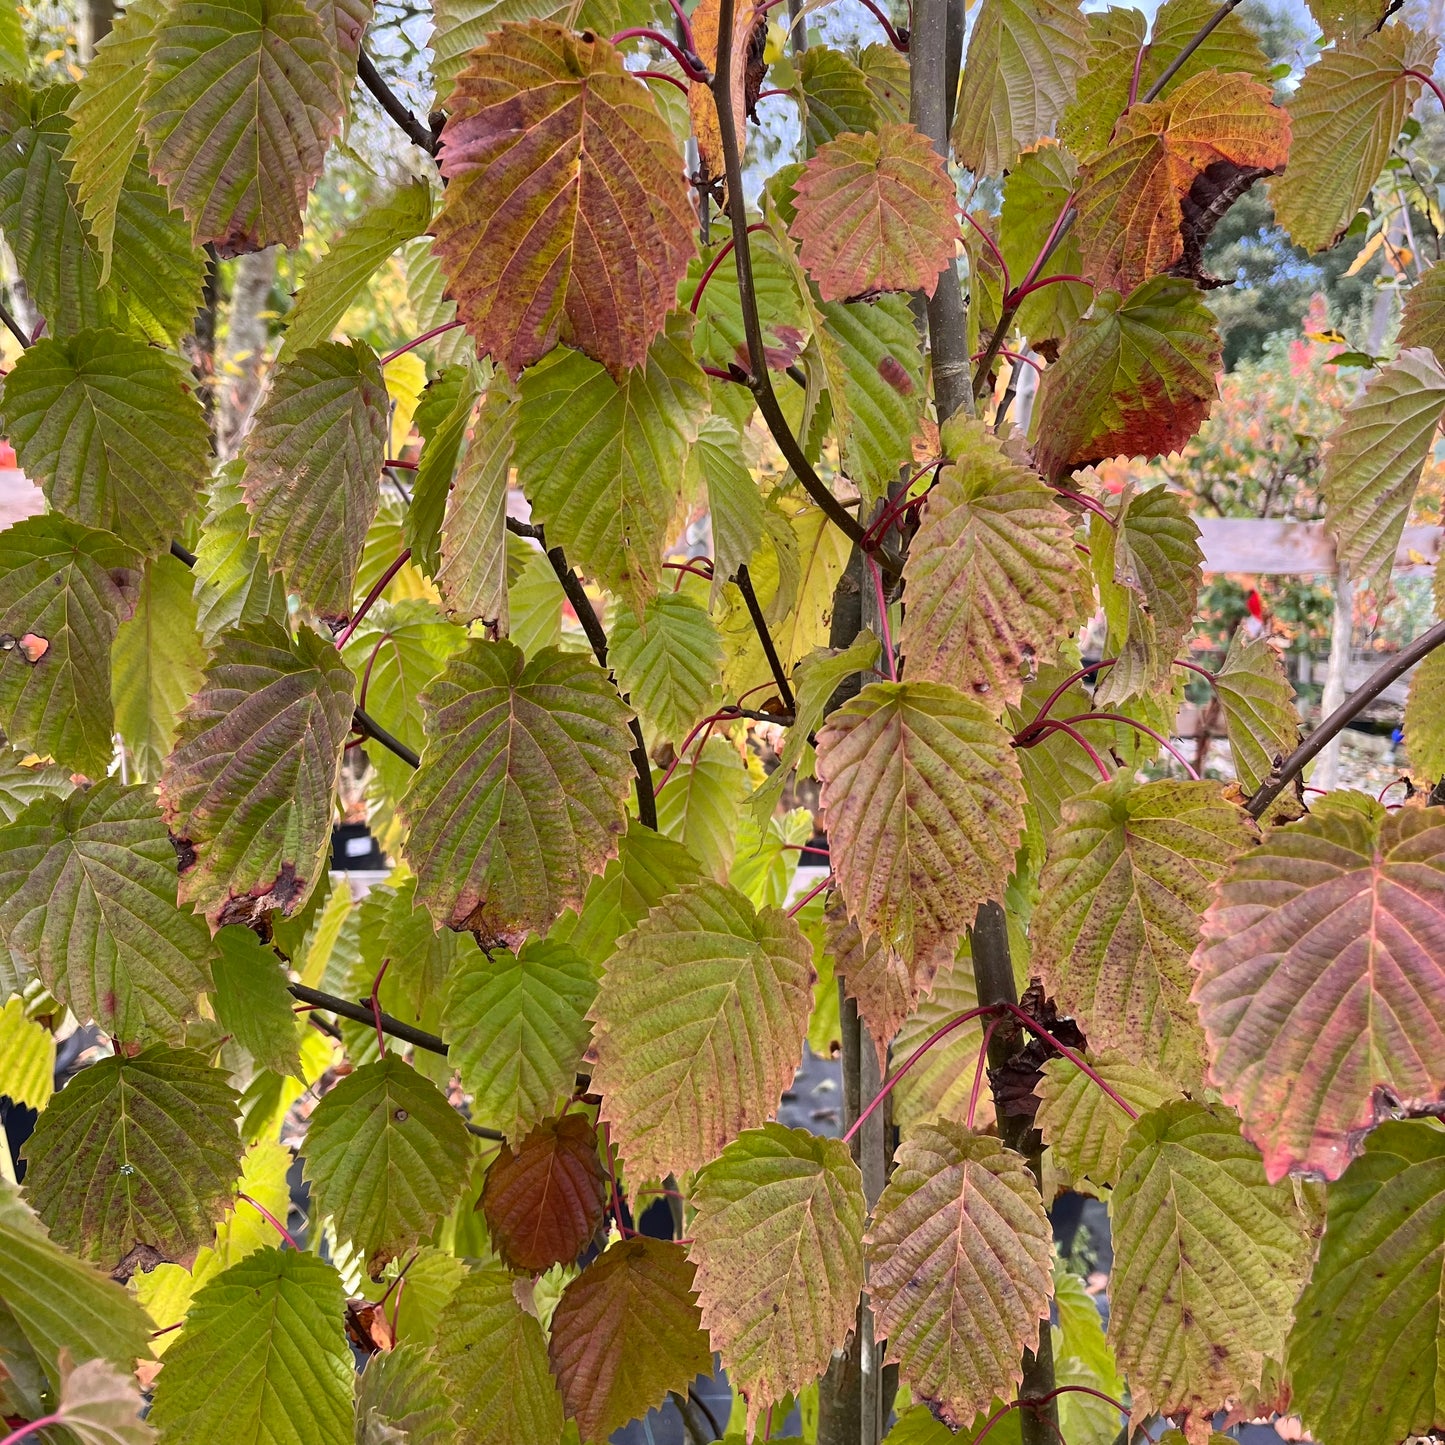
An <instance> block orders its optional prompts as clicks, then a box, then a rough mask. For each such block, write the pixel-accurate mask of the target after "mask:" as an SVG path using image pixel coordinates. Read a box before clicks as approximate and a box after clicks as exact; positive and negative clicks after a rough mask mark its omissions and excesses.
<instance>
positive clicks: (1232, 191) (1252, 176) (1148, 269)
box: [1075, 71, 1289, 291]
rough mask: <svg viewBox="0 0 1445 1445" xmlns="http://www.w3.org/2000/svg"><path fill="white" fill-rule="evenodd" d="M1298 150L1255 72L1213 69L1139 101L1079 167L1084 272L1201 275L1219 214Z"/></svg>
mask: <svg viewBox="0 0 1445 1445" xmlns="http://www.w3.org/2000/svg"><path fill="white" fill-rule="evenodd" d="M1288 154H1289V116H1288V115H1287V114H1286V113H1285V111H1283V110H1281V109H1280V108H1279V107H1278V106H1276V105H1273V104H1271V103H1270V92H1269V89H1268V87H1266V86H1264V85H1261V84H1260V83H1259V82H1257V81H1253V80H1250V79H1249V78H1248V77H1247V76H1243V75H1219V74H1218V73H1216V72H1214V71H1205V72H1203V73H1202V74H1199V75H1196V76H1194V77H1193V78H1192V79H1191V80H1189V81H1187V82H1185V84H1183V85H1181V86H1180V87H1179V88H1178V89H1177V90H1175V91H1174V92H1173V93H1172V94H1171V95H1170V96H1169V98H1168V99H1167V100H1157V101H1154V102H1152V103H1150V104H1148V105H1144V104H1140V105H1135V106H1132V107H1131V108H1130V109H1129V110H1128V111H1126V112H1125V114H1124V116H1123V117H1122V118H1121V119H1120V121H1119V124H1118V125H1117V126H1116V127H1115V130H1114V136H1113V140H1112V142H1111V144H1110V146H1109V149H1108V150H1107V151H1106V152H1105V153H1104V154H1103V155H1102V156H1100V157H1099V158H1098V159H1096V160H1093V161H1090V162H1089V163H1088V164H1087V165H1085V166H1082V167H1081V168H1080V171H1079V186H1078V192H1077V199H1076V202H1075V204H1076V205H1077V206H1078V212H1079V219H1078V221H1077V223H1076V229H1077V232H1078V236H1079V248H1080V251H1081V252H1082V255H1083V263H1084V274H1085V275H1086V276H1088V277H1089V279H1090V280H1091V281H1092V282H1093V283H1094V285H1095V286H1097V287H1098V288H1099V289H1100V290H1106V291H1132V290H1133V289H1134V288H1135V287H1136V286H1139V285H1142V284H1143V283H1144V282H1145V281H1147V280H1149V278H1150V277H1152V276H1157V275H1160V274H1161V273H1163V272H1166V271H1174V272H1175V273H1176V274H1179V275H1183V276H1188V277H1190V278H1192V279H1194V280H1199V279H1201V278H1202V273H1201V271H1200V260H1201V256H1202V253H1203V249H1204V243H1205V242H1206V241H1207V240H1208V239H1209V234H1210V232H1211V231H1212V230H1213V228H1214V225H1215V223H1216V222H1217V221H1218V220H1219V217H1220V216H1221V215H1223V213H1224V211H1225V210H1227V209H1228V207H1229V205H1231V204H1232V203H1233V201H1234V200H1236V199H1237V198H1238V197H1239V196H1240V195H1241V194H1242V193H1243V191H1244V190H1246V189H1247V188H1248V187H1249V186H1250V185H1252V184H1253V183H1254V182H1255V181H1256V180H1258V179H1259V178H1260V177H1261V176H1266V175H1273V174H1275V173H1277V172H1279V171H1281V170H1283V169H1284V163H1285V159H1286V157H1287V156H1288Z"/></svg>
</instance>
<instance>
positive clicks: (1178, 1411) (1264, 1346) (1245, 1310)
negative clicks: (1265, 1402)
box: [1108, 1099, 1314, 1440]
mask: <svg viewBox="0 0 1445 1445" xmlns="http://www.w3.org/2000/svg"><path fill="white" fill-rule="evenodd" d="M1119 1170H1120V1172H1119V1183H1118V1187H1117V1188H1116V1189H1115V1190H1114V1193H1113V1197H1112V1198H1111V1200H1110V1205H1109V1214H1110V1223H1111V1226H1112V1236H1113V1240H1114V1273H1113V1279H1112V1281H1111V1284H1110V1289H1109V1304H1110V1308H1109V1333H1108V1338H1109V1344H1110V1345H1111V1346H1112V1347H1113V1349H1114V1353H1115V1355H1116V1356H1117V1357H1118V1361H1119V1368H1120V1369H1121V1370H1122V1371H1123V1372H1124V1373H1125V1374H1126V1375H1127V1376H1128V1378H1129V1388H1130V1391H1131V1397H1130V1398H1131V1403H1132V1405H1133V1409H1134V1418H1135V1419H1136V1420H1137V1419H1140V1418H1142V1417H1143V1416H1144V1415H1146V1414H1149V1413H1157V1414H1160V1415H1175V1416H1179V1415H1185V1416H1187V1417H1188V1421H1187V1423H1188V1430H1187V1433H1188V1434H1189V1435H1190V1438H1191V1439H1195V1438H1200V1439H1205V1440H1207V1439H1208V1436H1209V1427H1210V1423H1211V1421H1212V1418H1213V1416H1214V1412H1215V1411H1216V1410H1217V1409H1220V1408H1222V1407H1223V1406H1224V1405H1225V1403H1226V1402H1228V1401H1233V1400H1238V1399H1240V1398H1241V1397H1243V1398H1250V1397H1251V1395H1252V1394H1257V1392H1258V1391H1259V1388H1260V1386H1261V1384H1262V1383H1263V1380H1264V1376H1265V1372H1266V1370H1267V1369H1268V1368H1270V1366H1271V1362H1273V1361H1277V1360H1280V1359H1283V1357H1284V1344H1285V1336H1286V1335H1287V1334H1288V1333H1289V1325H1290V1316H1291V1313H1292V1311H1293V1308H1294V1302H1295V1298H1296V1297H1297V1295H1298V1294H1299V1290H1300V1286H1301V1284H1303V1282H1304V1280H1305V1278H1306V1276H1307V1275H1308V1274H1309V1268H1310V1263H1311V1260H1312V1258H1313V1255H1314V1239H1313V1237H1312V1234H1311V1231H1310V1228H1309V1225H1308V1222H1307V1220H1306V1217H1305V1215H1304V1213H1303V1212H1302V1210H1301V1209H1300V1207H1299V1205H1298V1204H1297V1203H1296V1199H1295V1192H1294V1190H1293V1189H1292V1188H1291V1187H1290V1186H1289V1185H1287V1184H1286V1185H1283V1186H1281V1185H1271V1184H1269V1183H1267V1182H1266V1180H1265V1177H1264V1170H1263V1168H1262V1167H1261V1165H1260V1160H1259V1155H1258V1154H1257V1153H1256V1152H1255V1150H1254V1149H1253V1148H1251V1147H1250V1145H1248V1144H1247V1143H1245V1141H1244V1140H1243V1139H1242V1138H1241V1137H1240V1133H1239V1120H1238V1119H1237V1118H1235V1116H1234V1115H1233V1114H1232V1113H1231V1112H1230V1111H1229V1110H1228V1109H1226V1108H1224V1107H1223V1106H1221V1105H1218V1104H1202V1103H1193V1102H1188V1101H1185V1100H1182V1099H1181V1100H1179V1101H1177V1102H1175V1103H1172V1104H1166V1105H1164V1106H1163V1107H1162V1108H1159V1109H1155V1110H1154V1111H1153V1113H1150V1114H1145V1115H1143V1116H1142V1117H1141V1118H1140V1119H1139V1121H1138V1122H1137V1123H1136V1124H1135V1125H1134V1127H1133V1128H1132V1129H1131V1130H1130V1131H1129V1137H1128V1139H1127V1140H1126V1141H1125V1143H1124V1149H1123V1153H1122V1155H1121V1157H1120V1161H1119Z"/></svg>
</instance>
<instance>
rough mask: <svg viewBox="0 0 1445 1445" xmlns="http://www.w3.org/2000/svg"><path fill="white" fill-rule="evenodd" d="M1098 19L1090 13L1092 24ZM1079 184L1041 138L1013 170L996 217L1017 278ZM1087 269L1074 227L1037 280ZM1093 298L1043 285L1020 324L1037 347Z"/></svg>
mask: <svg viewBox="0 0 1445 1445" xmlns="http://www.w3.org/2000/svg"><path fill="white" fill-rule="evenodd" d="M1110 13H1113V12H1110ZM1130 13H1133V14H1137V13H1138V12H1137V11H1134V12H1130ZM1096 18H1097V17H1095V16H1092V15H1091V16H1089V17H1088V19H1089V21H1090V23H1091V24H1092V23H1093V21H1094V20H1095V19H1096ZM1131 60H1132V54H1131ZM1077 184H1078V166H1077V164H1076V163H1075V161H1074V158H1073V156H1071V155H1070V154H1069V152H1068V151H1066V150H1065V149H1064V148H1063V147H1062V146H1058V145H1050V144H1044V143H1041V144H1040V145H1039V146H1037V147H1036V148H1035V149H1033V150H1025V151H1024V153H1023V154H1022V155H1021V156H1020V157H1019V160H1018V162H1017V164H1016V165H1014V167H1013V168H1012V169H1011V170H1010V171H1009V173H1008V178H1007V179H1006V180H1005V181H1004V188H1003V207H1002V209H1001V211H1000V214H999V219H998V247H999V250H1000V251H1001V252H1002V253H1003V258H1004V260H1005V261H1006V262H1008V268H1009V275H1010V279H1013V278H1015V277H1017V278H1018V280H1020V281H1021V280H1022V279H1023V278H1024V276H1026V275H1027V274H1028V272H1029V270H1030V268H1031V267H1032V266H1033V264H1034V261H1035V260H1036V259H1037V258H1038V256H1039V255H1040V253H1041V252H1042V251H1043V249H1044V245H1045V243H1046V242H1047V241H1048V239H1049V234H1050V232H1051V231H1052V230H1053V227H1054V222H1055V221H1056V220H1057V219H1058V218H1059V216H1060V215H1061V214H1062V213H1063V212H1064V211H1065V210H1067V209H1068V207H1069V206H1070V204H1071V203H1072V200H1071V198H1072V196H1073V194H1074V188H1075V186H1076V185H1077ZM970 239H973V238H970ZM1083 268H1084V261H1083V257H1082V256H1080V254H1079V240H1078V237H1077V236H1076V235H1074V233H1073V230H1072V228H1071V229H1070V230H1069V231H1068V232H1067V233H1066V234H1065V235H1064V236H1063V237H1062V239H1059V240H1057V242H1056V245H1055V248H1054V251H1053V254H1052V255H1051V256H1050V257H1049V259H1048V261H1047V262H1046V263H1045V264H1044V267H1043V269H1042V270H1041V271H1040V272H1039V274H1038V277H1037V278H1036V279H1038V280H1040V281H1046V280H1048V279H1049V278H1050V277H1051V276H1078V275H1081V274H1082V273H1083ZM1000 279H1001V278H1000ZM1092 300H1093V290H1092V288H1091V287H1089V286H1088V285H1085V284H1083V283H1080V282H1077V281H1060V282H1057V283H1055V284H1053V285H1050V286H1045V287H1043V288H1042V289H1041V290H1038V291H1034V292H1031V293H1030V294H1029V295H1028V296H1026V297H1025V298H1024V300H1023V303H1022V305H1020V307H1019V310H1018V317H1017V325H1018V329H1019V330H1020V331H1021V332H1023V334H1024V335H1025V336H1027V337H1028V338H1029V340H1030V341H1031V342H1032V343H1033V344H1034V345H1035V346H1037V345H1038V343H1039V342H1040V341H1048V340H1053V339H1059V338H1062V337H1064V336H1067V335H1068V334H1069V332H1070V331H1071V330H1073V328H1074V327H1075V326H1076V325H1077V324H1078V321H1079V318H1080V317H1081V316H1082V315H1083V314H1084V312H1085V310H1087V308H1088V306H1089V303H1090V302H1091V301H1092ZM997 319H998V316H997V311H994V312H993V314H992V315H991V317H990V318H989V321H988V323H986V324H996V322H997ZM985 334H986V333H985Z"/></svg>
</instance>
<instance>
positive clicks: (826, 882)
mask: <svg viewBox="0 0 1445 1445" xmlns="http://www.w3.org/2000/svg"><path fill="white" fill-rule="evenodd" d="M832 886H833V875H832V874H831V873H830V874H828V876H827V877H826V878H825V879H823V881H822V882H821V883H818V884H816V885H815V886H814V887H812V888H810V889H808V891H807V892H806V893H805V894H803V896H802V897H801V898H800V899H798V901H797V902H796V903H794V904H793V905H792V906H791V907H790V908H789V909H788V917H789V918H796V917H797V916H798V915H799V914H800V913H801V912H802V911H803V910H804V909H805V908H806V907H807V906H808V905H809V904H810V903H811V902H812V901H813V900H814V899H815V898H816V897H817V896H818V895H819V894H820V893H821V892H823V890H824V889H825V888H831V887H832Z"/></svg>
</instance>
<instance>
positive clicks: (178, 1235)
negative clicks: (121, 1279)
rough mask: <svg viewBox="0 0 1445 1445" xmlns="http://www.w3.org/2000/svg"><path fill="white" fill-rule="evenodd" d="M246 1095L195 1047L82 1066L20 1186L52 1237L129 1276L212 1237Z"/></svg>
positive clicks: (40, 1124) (43, 1128)
mask: <svg viewBox="0 0 1445 1445" xmlns="http://www.w3.org/2000/svg"><path fill="white" fill-rule="evenodd" d="M239 1102H240V1101H239V1098H238V1097H237V1094H236V1092H235V1090H234V1089H232V1088H231V1086H230V1085H229V1084H228V1083H227V1081H226V1075H225V1074H224V1073H222V1072H221V1071H220V1070H219V1069H213V1068H211V1067H210V1066H209V1065H208V1064H207V1063H206V1060H205V1059H204V1057H203V1056H202V1055H200V1054H197V1053H194V1052H191V1051H189V1050H180V1049H169V1048H166V1047H165V1046H163V1045H156V1046H153V1047H151V1048H149V1049H145V1050H143V1051H142V1052H141V1053H139V1054H137V1055H136V1057H135V1058H133V1059H131V1058H125V1057H123V1056H120V1055H117V1056H114V1057H112V1058H109V1059H102V1060H101V1061H100V1062H99V1063H96V1064H93V1065H92V1066H91V1067H90V1068H88V1069H82V1070H81V1072H80V1073H79V1074H77V1075H76V1076H75V1078H73V1079H72V1080H71V1081H70V1083H69V1084H67V1085H66V1086H65V1088H63V1089H62V1090H61V1091H60V1093H59V1094H57V1095H56V1096H55V1098H54V1099H53V1100H52V1101H51V1105H50V1107H49V1108H48V1109H47V1110H46V1111H45V1112H44V1113H43V1114H42V1115H41V1116H40V1118H39V1120H38V1121H37V1123H36V1126H35V1132H34V1133H33V1134H32V1135H31V1136H30V1139H29V1141H28V1143H27V1145H26V1154H25V1157H26V1160H27V1163H28V1168H27V1169H26V1172H25V1192H26V1194H27V1195H28V1196H29V1198H30V1202H31V1204H33V1205H34V1206H35V1208H36V1210H38V1211H39V1214H40V1217H41V1218H42V1219H43V1220H44V1221H45V1222H46V1224H47V1225H48V1226H49V1229H50V1237H51V1238H52V1239H54V1240H55V1242H56V1243H57V1244H60V1245H64V1246H65V1247H66V1248H67V1249H72V1250H74V1251H75V1252H76V1253H77V1254H78V1255H80V1257H81V1258H82V1259H88V1260H90V1261H92V1262H93V1263H95V1264H100V1265H103V1266H104V1267H105V1268H106V1269H108V1270H118V1271H120V1272H122V1273H123V1274H124V1275H126V1276H128V1275H129V1274H130V1273H131V1272H132V1271H133V1270H134V1269H137V1268H143V1269H150V1268H152V1267H153V1266H154V1265H156V1264H159V1263H160V1262H161V1261H162V1260H182V1261H185V1262H189V1260H190V1259H191V1258H192V1257H193V1256H194V1254H195V1252H196V1250H197V1249H198V1248H199V1247H200V1246H201V1245H203V1244H209V1243H210V1242H211V1239H212V1237H213V1236H214V1234H215V1227H216V1224H217V1223H218V1222H219V1221H220V1219H221V1218H222V1216H223V1215H224V1214H225V1212H226V1209H227V1207H228V1205H229V1204H230V1200H231V1191H232V1190H233V1189H234V1187H235V1183H236V1176H237V1175H238V1174H239V1173H240V1172H241V1136H240V1135H239V1134H238V1133H237V1132H236V1115H237V1112H238V1105H239Z"/></svg>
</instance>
